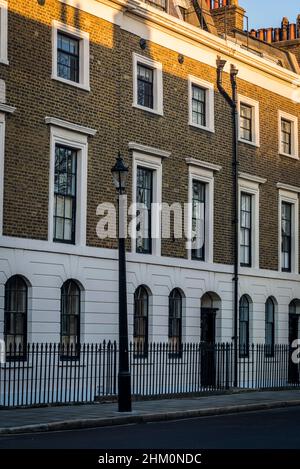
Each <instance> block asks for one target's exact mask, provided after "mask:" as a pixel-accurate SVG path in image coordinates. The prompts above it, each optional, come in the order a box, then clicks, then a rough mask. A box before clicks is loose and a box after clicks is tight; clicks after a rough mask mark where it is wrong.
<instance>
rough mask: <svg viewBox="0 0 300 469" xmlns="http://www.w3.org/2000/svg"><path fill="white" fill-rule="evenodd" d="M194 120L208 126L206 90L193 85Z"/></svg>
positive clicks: (198, 123)
mask: <svg viewBox="0 0 300 469" xmlns="http://www.w3.org/2000/svg"><path fill="white" fill-rule="evenodd" d="M192 122H193V124H196V125H202V126H203V127H205V126H206V90H205V89H204V88H201V87H200V86H196V85H192Z"/></svg>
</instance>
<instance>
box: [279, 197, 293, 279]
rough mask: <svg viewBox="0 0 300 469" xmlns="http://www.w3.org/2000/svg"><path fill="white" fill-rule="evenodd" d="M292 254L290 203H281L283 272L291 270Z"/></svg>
mask: <svg viewBox="0 0 300 469" xmlns="http://www.w3.org/2000/svg"><path fill="white" fill-rule="evenodd" d="M291 254H292V204H289V203H288V202H282V205H281V265H282V270H283V271H284V272H290V271H291Z"/></svg>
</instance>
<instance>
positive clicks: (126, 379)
mask: <svg viewBox="0 0 300 469" xmlns="http://www.w3.org/2000/svg"><path fill="white" fill-rule="evenodd" d="M111 171H112V175H113V180H114V184H115V187H116V189H117V193H118V208H119V224H118V243H119V370H118V409H119V412H131V375H130V370H129V350H128V319H127V285H126V245H125V241H126V234H125V233H126V230H124V224H125V218H124V207H125V204H124V203H123V202H124V199H125V198H126V197H125V195H124V193H125V186H126V178H127V174H128V168H127V167H126V166H125V165H124V162H123V159H122V158H121V155H120V153H119V155H118V158H117V159H116V164H115V166H114V167H113V168H112V170H111Z"/></svg>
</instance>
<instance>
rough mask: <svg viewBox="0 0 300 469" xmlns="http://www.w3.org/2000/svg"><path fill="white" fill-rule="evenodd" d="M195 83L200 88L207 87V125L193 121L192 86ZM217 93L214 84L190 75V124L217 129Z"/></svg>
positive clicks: (208, 129) (212, 130)
mask: <svg viewBox="0 0 300 469" xmlns="http://www.w3.org/2000/svg"><path fill="white" fill-rule="evenodd" d="M193 85H196V86H199V87H200V88H203V89H205V94H206V109H205V113H206V125H199V124H196V123H195V122H193V109H192V97H193V92H192V87H193ZM214 98H215V93H214V85H213V83H210V82H208V81H205V80H201V79H200V78H197V77H194V76H192V75H189V76H188V99H189V103H188V106H189V125H190V126H192V127H197V128H198V129H202V130H207V131H208V132H214V131H215V103H214V101H215V99H214Z"/></svg>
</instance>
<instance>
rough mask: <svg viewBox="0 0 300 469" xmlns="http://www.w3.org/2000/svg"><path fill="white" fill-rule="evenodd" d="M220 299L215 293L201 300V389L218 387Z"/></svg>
mask: <svg viewBox="0 0 300 469" xmlns="http://www.w3.org/2000/svg"><path fill="white" fill-rule="evenodd" d="M218 302H219V298H218V296H217V295H216V294H214V293H206V294H205V295H204V296H203V297H202V300H201V353H200V360H201V367H200V368H201V370H200V379H201V387H214V386H215V385H216V351H215V343H216V316H217V311H218V310H219V307H217V305H218Z"/></svg>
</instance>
